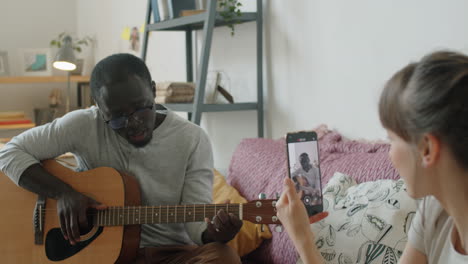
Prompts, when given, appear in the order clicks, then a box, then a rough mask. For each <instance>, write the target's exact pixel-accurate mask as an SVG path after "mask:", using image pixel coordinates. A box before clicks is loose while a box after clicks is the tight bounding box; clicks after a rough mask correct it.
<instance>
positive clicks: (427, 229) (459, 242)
mask: <svg viewBox="0 0 468 264" xmlns="http://www.w3.org/2000/svg"><path fill="white" fill-rule="evenodd" d="M379 114H380V120H381V122H382V125H383V127H384V128H385V129H386V130H387V132H388V137H389V139H390V142H391V150H390V152H389V156H390V158H391V160H392V163H393V165H394V166H395V168H396V169H397V170H398V172H399V173H400V176H401V177H402V178H403V179H404V180H405V182H406V185H407V191H408V194H409V195H410V196H411V197H413V198H415V199H420V200H421V202H420V206H419V209H418V211H417V213H416V217H415V219H414V220H413V222H412V225H411V229H410V232H409V241H408V243H407V245H406V248H405V250H404V252H403V255H402V257H401V258H400V262H399V263H402V264H422V263H431V264H432V263H457V264H458V263H468V57H467V56H465V55H463V54H460V53H456V52H448V51H440V52H434V53H431V54H429V55H427V56H425V57H424V58H422V59H421V61H419V62H416V63H412V64H409V65H407V66H406V67H404V68H403V69H401V70H400V71H398V72H397V73H396V74H395V75H394V76H393V77H392V78H391V79H390V80H389V81H388V82H387V84H386V86H385V88H384V90H383V92H382V95H381V97H380V102H379ZM277 209H278V217H279V218H280V220H281V221H282V223H283V225H284V226H285V229H286V231H287V232H288V234H289V236H290V238H291V239H292V240H293V242H294V245H295V246H296V249H297V250H298V252H299V254H300V256H301V258H302V260H303V261H304V263H323V260H322V259H321V256H320V254H319V252H318V250H317V249H316V248H315V243H314V235H313V234H312V232H311V231H310V228H309V221H308V219H307V215H306V212H305V209H304V206H303V205H302V203H301V202H300V200H299V196H298V194H297V193H296V192H295V189H294V185H293V184H292V182H291V180H289V179H286V180H285V188H284V191H283V194H282V196H281V197H280V200H279V201H278V204H277ZM321 217H322V216H318V217H317V219H320V218H321ZM317 219H315V220H317Z"/></svg>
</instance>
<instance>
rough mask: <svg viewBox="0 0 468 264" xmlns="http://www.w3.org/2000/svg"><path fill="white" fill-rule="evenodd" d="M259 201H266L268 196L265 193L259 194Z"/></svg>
mask: <svg viewBox="0 0 468 264" xmlns="http://www.w3.org/2000/svg"><path fill="white" fill-rule="evenodd" d="M258 199H260V200H263V199H266V194H264V193H259V194H258Z"/></svg>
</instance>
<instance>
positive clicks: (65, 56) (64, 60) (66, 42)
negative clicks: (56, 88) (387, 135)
mask: <svg viewBox="0 0 468 264" xmlns="http://www.w3.org/2000/svg"><path fill="white" fill-rule="evenodd" d="M75 61H76V58H75V54H74V52H73V45H72V39H71V37H70V36H66V37H64V38H63V44H62V46H61V47H60V49H59V50H58V52H57V55H56V56H55V59H54V63H53V64H52V65H53V66H54V68H56V69H58V70H62V71H67V72H68V74H67V98H66V102H65V112H67V113H68V112H69V111H70V94H71V93H70V72H71V71H73V70H75V69H76V64H75Z"/></svg>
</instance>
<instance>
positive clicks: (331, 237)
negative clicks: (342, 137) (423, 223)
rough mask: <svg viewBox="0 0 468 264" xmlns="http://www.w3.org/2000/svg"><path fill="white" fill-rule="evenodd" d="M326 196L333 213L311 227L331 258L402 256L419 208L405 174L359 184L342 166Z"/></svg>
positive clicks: (389, 260) (391, 260)
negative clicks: (408, 187) (344, 171)
mask: <svg viewBox="0 0 468 264" xmlns="http://www.w3.org/2000/svg"><path fill="white" fill-rule="evenodd" d="M323 198H324V199H323V201H324V208H323V209H324V211H328V212H329V216H328V217H327V218H325V219H324V220H322V221H320V222H318V223H315V224H312V225H311V228H312V230H313V232H314V234H315V239H316V246H317V248H319V251H320V254H321V255H322V256H323V258H324V259H325V261H326V263H339V264H348V263H350V264H351V263H366V264H371V263H375V264H377V263H378V264H381V263H386V264H396V263H397V262H398V259H399V258H400V256H401V254H402V251H403V249H404V247H405V245H406V242H407V234H408V231H409V226H410V224H411V220H412V219H413V216H414V214H415V211H416V201H415V200H413V199H412V198H411V197H409V196H408V194H407V193H406V187H405V184H404V182H403V180H397V181H395V180H378V181H371V182H365V183H361V184H356V182H355V181H354V179H352V178H351V177H350V176H347V175H344V174H342V173H339V172H337V173H335V174H334V175H333V177H332V178H331V179H330V181H329V182H328V184H327V185H326V187H325V188H324V191H323ZM298 263H302V261H300V260H299V261H298Z"/></svg>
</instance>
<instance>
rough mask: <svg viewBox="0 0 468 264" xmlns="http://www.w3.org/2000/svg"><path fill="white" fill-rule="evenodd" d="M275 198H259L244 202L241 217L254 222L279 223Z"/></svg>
mask: <svg viewBox="0 0 468 264" xmlns="http://www.w3.org/2000/svg"><path fill="white" fill-rule="evenodd" d="M276 201H277V200H276V199H259V200H253V201H250V202H248V203H244V204H243V205H242V206H243V210H242V211H243V215H242V219H243V220H247V221H249V222H252V223H254V224H281V223H280V221H279V219H278V217H277V216H276Z"/></svg>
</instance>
